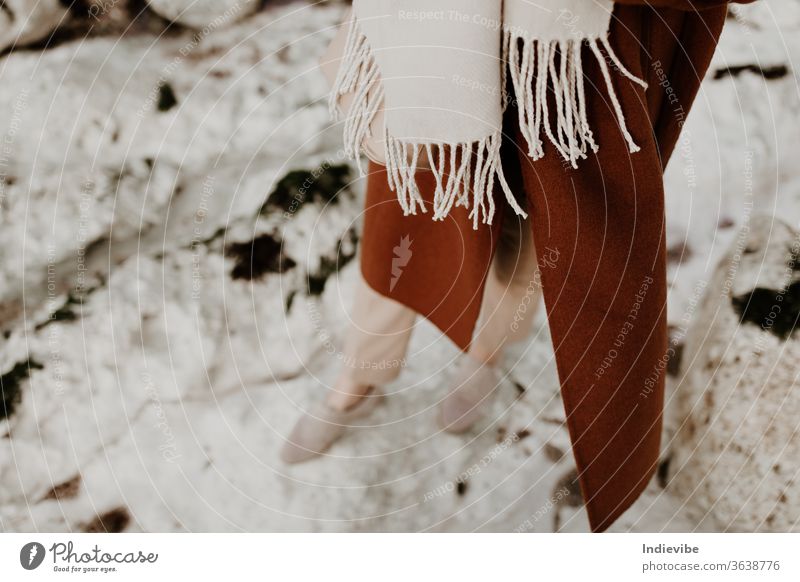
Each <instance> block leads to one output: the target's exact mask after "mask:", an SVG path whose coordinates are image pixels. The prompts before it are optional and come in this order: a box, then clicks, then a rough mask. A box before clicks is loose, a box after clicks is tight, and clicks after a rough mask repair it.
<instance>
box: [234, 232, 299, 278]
mask: <svg viewBox="0 0 800 582" xmlns="http://www.w3.org/2000/svg"><path fill="white" fill-rule="evenodd" d="M227 255H228V256H230V257H232V258H234V259H235V261H236V264H235V265H234V267H233V269H232V270H231V278H232V279H234V280H237V279H244V280H248V281H249V280H253V279H260V278H261V277H263V276H264V275H266V274H268V273H285V272H286V271H288V270H290V269H293V268H294V267H295V266H297V263H295V262H294V261H293V260H292V259H291V258H289V257H287V256H286V255H284V253H283V241H282V240H279V239H277V238H275V237H274V236H272V235H270V234H263V235H261V236H259V237H257V238H255V239H253V240H252V241H249V242H245V243H234V244H232V245H230V246H229V247H228V250H227Z"/></svg>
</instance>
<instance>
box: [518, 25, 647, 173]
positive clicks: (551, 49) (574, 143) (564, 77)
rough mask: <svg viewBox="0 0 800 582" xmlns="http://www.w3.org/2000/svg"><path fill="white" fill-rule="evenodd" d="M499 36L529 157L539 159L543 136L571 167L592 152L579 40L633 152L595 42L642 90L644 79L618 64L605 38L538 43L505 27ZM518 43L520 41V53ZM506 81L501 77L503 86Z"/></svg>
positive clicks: (542, 149)
mask: <svg viewBox="0 0 800 582" xmlns="http://www.w3.org/2000/svg"><path fill="white" fill-rule="evenodd" d="M504 36H505V38H504V40H503V47H504V48H503V53H504V54H506V55H507V58H508V72H507V75H508V76H509V77H510V79H511V85H512V86H513V88H514V93H515V95H516V100H517V109H518V113H519V125H520V130H521V132H522V135H523V136H524V137H525V140H526V141H527V143H528V155H529V156H530V157H531V158H533V159H534V160H538V159H541V158H542V157H544V148H543V139H544V138H543V135H544V136H546V137H547V139H548V140H549V141H550V143H552V144H553V146H554V147H555V148H556V150H557V151H558V153H559V154H560V155H561V157H562V158H564V160H565V161H566V162H568V163H569V165H570V166H571V167H572V168H576V169H577V167H578V160H579V159H585V158H586V155H587V152H588V150H590V149H591V150H592V151H593V152H597V150H598V145H597V143H596V142H595V140H594V134H593V133H592V130H591V128H590V127H589V121H588V116H587V113H586V90H585V86H584V79H583V76H584V73H583V61H582V55H581V50H582V48H583V43H584V42H586V43H587V44H588V45H589V48H590V49H591V50H592V52H593V53H594V55H595V57H596V58H597V60H598V63H599V64H600V69H601V72H602V74H603V78H604V79H605V82H606V88H607V90H608V94H609V99H610V101H611V104H612V106H613V107H614V111H615V113H616V115H617V121H618V123H619V126H620V129H621V131H622V134H623V136H624V137H625V140H626V142H627V143H628V148H629V150H630V151H631V152H637V151H639V149H640V148H639V146H637V145H636V143H635V142H634V140H633V136H631V134H630V132H629V131H628V128H627V126H626V125H625V116H624V114H623V112H622V106H621V105H620V103H619V99H618V98H617V95H616V92H615V90H614V85H613V82H612V79H611V74H610V72H609V70H608V63H607V62H606V58H605V57H604V56H603V54H602V52H601V51H600V48H599V44H602V46H603V48H604V49H605V51H606V53H607V54H608V58H609V60H610V61H611V63H613V65H614V66H615V67H616V68H617V69H618V70H619V71H620V73H621V74H622V75H623V76H625V77H626V78H628V79H630V80H631V81H633V82H634V83H636V84H638V85H641V86H642V87H645V88H646V87H647V83H645V82H644V81H642V80H641V79H639V78H638V77H636V76H635V75H633V74H632V73H631V72H630V71H628V69H626V68H625V67H624V66H623V65H622V62H621V61H620V60H619V58H618V57H617V55H616V54H615V53H614V51H613V50H612V48H611V45H610V44H609V43H608V41H607V40H606V39H601V40H599V41H598V40H597V39H589V40H587V41H583V40H578V39H570V40H554V41H547V42H542V41H537V40H534V39H529V38H521V37H519V36H517V35H516V34H515V33H514V31H513V30H511V29H507V30H506V31H505V33H504ZM520 42H522V51H521V53H520V50H519V49H520ZM598 43H599V44H598ZM556 58H558V65H556ZM506 82H507V81H505V80H504V86H505V83H506ZM550 92H552V97H551V95H550V94H549V93H550ZM551 106H554V107H555V121H556V123H555V127H553V126H552V124H551V121H550V117H551V115H550V112H551Z"/></svg>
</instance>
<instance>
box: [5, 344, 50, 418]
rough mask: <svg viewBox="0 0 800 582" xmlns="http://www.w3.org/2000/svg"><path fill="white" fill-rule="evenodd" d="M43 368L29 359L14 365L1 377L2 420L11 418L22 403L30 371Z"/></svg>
mask: <svg viewBox="0 0 800 582" xmlns="http://www.w3.org/2000/svg"><path fill="white" fill-rule="evenodd" d="M43 368H44V366H42V365H41V364H40V363H39V362H36V361H34V360H32V359H30V358H28V359H27V360H26V361H24V362H18V363H16V364H14V367H13V368H11V370H9V371H8V372H6V373H5V374H3V375H2V376H0V395H2V397H3V409H2V410H0V418H9V417H10V416H11V415H12V414H14V410H15V409H16V407H17V406H18V405H19V403H20V402H22V383H23V382H24V381H25V380H27V379H28V377H29V375H30V371H31V370H32V369H33V370H41V369H43Z"/></svg>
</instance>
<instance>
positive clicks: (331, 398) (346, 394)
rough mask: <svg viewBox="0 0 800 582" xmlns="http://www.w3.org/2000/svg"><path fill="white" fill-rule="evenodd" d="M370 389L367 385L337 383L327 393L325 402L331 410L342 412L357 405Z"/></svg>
mask: <svg viewBox="0 0 800 582" xmlns="http://www.w3.org/2000/svg"><path fill="white" fill-rule="evenodd" d="M372 389H373V387H372V386H371V385H369V384H356V383H352V382H348V383H345V382H337V383H336V385H334V387H333V388H332V389H331V391H330V392H328V396H327V397H326V402H327V403H328V406H330V407H331V408H333V409H335V410H338V411H339V412H344V411H346V410H348V409H349V408H352V407H353V406H355V405H356V404H358V403H359V402H360V401H361V399H362V398H364V397H365V396H366V395H367V394H369V392H371V391H372Z"/></svg>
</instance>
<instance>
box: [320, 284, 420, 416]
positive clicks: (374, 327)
mask: <svg viewBox="0 0 800 582" xmlns="http://www.w3.org/2000/svg"><path fill="white" fill-rule="evenodd" d="M415 321H416V313H415V312H414V311H413V310H411V309H409V308H408V307H405V306H404V305H401V304H400V303H398V302H397V301H394V300H392V299H389V298H388V297H384V296H383V295H381V294H379V293H377V292H376V291H374V290H373V289H372V288H371V287H370V286H369V285H367V283H366V282H365V281H364V279H363V278H362V277H360V276H359V281H358V284H357V287H356V292H355V297H354V308H353V315H352V320H351V323H350V329H349V330H348V333H347V338H346V340H345V345H344V350H343V351H342V354H341V356H342V369H341V371H340V373H339V377H338V378H337V380H336V383H335V384H334V386H333V389H332V390H331V391H330V392H329V394H328V397H327V402H328V404H329V405H330V406H331V407H333V408H335V409H337V410H346V409H348V408H351V407H353V406H354V405H355V404H357V403H358V401H359V400H360V398H361V397H362V396H363V395H364V394H366V393H367V392H368V391H369V389H370V388H371V387H373V386H381V385H384V384H388V383H389V382H391V381H392V380H394V379H395V378H397V376H398V375H399V374H400V371H401V370H402V368H403V367H404V365H405V356H406V350H407V349H408V342H409V340H410V338H411V331H412V329H413V328H414V322H415Z"/></svg>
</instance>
